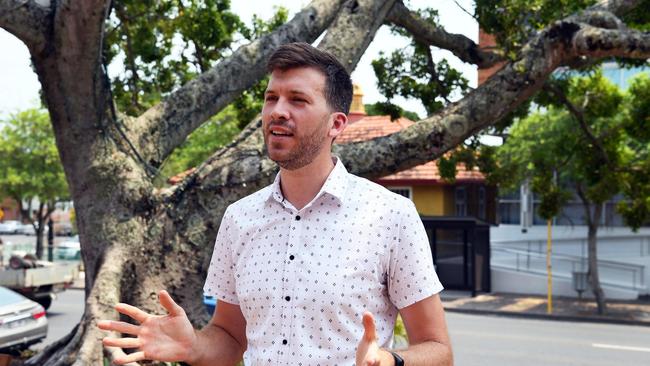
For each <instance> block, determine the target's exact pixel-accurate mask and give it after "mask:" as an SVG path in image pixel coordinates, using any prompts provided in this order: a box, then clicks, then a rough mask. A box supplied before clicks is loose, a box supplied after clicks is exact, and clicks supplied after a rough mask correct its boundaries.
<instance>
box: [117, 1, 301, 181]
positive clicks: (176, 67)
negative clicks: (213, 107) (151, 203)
mask: <svg viewBox="0 0 650 366" xmlns="http://www.w3.org/2000/svg"><path fill="white" fill-rule="evenodd" d="M113 9H114V12H113V14H112V16H111V18H110V19H109V22H108V26H107V33H106V47H105V61H106V63H107V64H110V63H115V64H118V65H119V63H120V62H123V64H124V65H123V66H124V68H125V72H123V73H120V74H118V75H116V76H115V77H114V78H113V79H112V81H111V82H112V92H113V95H114V98H115V103H116V106H117V108H118V109H119V110H120V111H122V112H125V113H126V114H128V115H134V116H135V115H139V114H141V113H142V112H144V111H145V110H146V109H148V108H150V107H151V106H153V105H154V104H156V103H157V102H159V101H160V99H161V98H164V97H165V96H166V95H168V94H169V93H170V92H171V91H173V90H174V89H176V88H178V87H179V86H181V85H183V84H185V83H186V82H188V81H189V80H191V79H193V78H195V77H196V76H197V75H198V74H200V73H202V72H205V71H207V70H209V69H210V68H211V67H213V66H214V65H215V64H216V63H218V62H219V60H221V59H222V58H224V57H226V56H228V55H230V54H231V53H232V50H233V47H234V46H236V45H237V44H238V43H239V41H242V40H246V41H252V40H255V39H257V38H259V37H261V36H262V35H264V34H266V33H268V32H271V31H273V30H275V29H276V28H277V27H279V26H281V25H282V24H284V23H285V22H286V20H287V17H288V11H287V9H285V8H282V7H280V8H276V9H275V14H274V15H273V16H272V17H271V18H270V19H268V20H264V19H262V18H260V17H259V16H257V15H255V16H253V20H252V26H251V27H250V28H249V27H247V26H246V25H245V24H244V23H243V22H242V21H241V20H240V19H239V17H238V16H237V15H236V14H234V13H232V12H231V11H230V1H229V0H183V1H171V0H166V1H151V0H147V1H134V0H127V1H121V2H116V3H114V4H113ZM267 82H268V78H266V79H263V80H261V81H260V82H258V83H257V84H256V85H255V86H253V87H252V88H250V89H249V90H247V91H245V92H244V93H243V94H242V95H241V96H239V97H238V98H237V99H236V100H235V101H234V102H233V103H232V105H231V106H229V107H228V108H227V110H225V111H223V112H222V113H220V114H219V115H218V116H215V117H213V118H212V119H211V120H210V121H208V122H206V123H205V124H204V126H202V127H201V128H199V129H198V130H197V131H195V132H194V133H193V134H192V135H191V136H190V137H189V138H188V140H187V141H186V142H185V143H184V144H183V145H182V146H180V147H179V148H178V149H177V151H175V152H174V153H173V154H172V155H171V156H170V157H169V158H168V159H167V161H166V162H165V164H164V167H163V169H162V171H161V173H160V174H159V176H158V177H157V183H158V184H159V185H160V184H162V182H163V181H164V180H165V179H166V178H167V177H169V176H172V175H175V174H177V173H180V172H182V171H184V170H186V169H189V168H191V167H195V166H197V165H198V164H199V163H200V162H201V161H202V160H203V159H205V158H206V157H208V156H209V155H210V153H211V152H214V151H215V149H216V148H218V147H221V146H223V145H225V144H226V143H227V142H229V141H230V139H232V137H233V136H235V135H236V133H237V132H238V131H239V130H241V129H242V128H243V127H244V126H246V125H247V124H248V123H249V122H250V121H251V120H252V119H253V118H254V117H255V116H256V115H257V114H258V113H259V111H260V110H261V108H262V100H263V93H264V90H265V89H266V84H267ZM185 150H187V151H185Z"/></svg>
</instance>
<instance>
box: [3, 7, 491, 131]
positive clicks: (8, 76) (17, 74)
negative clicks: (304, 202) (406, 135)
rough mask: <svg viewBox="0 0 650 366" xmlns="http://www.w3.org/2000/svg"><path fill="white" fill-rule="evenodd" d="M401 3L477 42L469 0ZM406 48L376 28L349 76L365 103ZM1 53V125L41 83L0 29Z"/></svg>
mask: <svg viewBox="0 0 650 366" xmlns="http://www.w3.org/2000/svg"><path fill="white" fill-rule="evenodd" d="M308 3H309V2H308V1H304V0H291V1H287V0H285V1H277V0H249V1H232V3H231V8H232V9H233V11H234V12H235V13H236V14H238V15H239V16H240V18H241V19H242V20H243V21H245V22H248V23H249V24H250V19H252V16H253V14H257V15H258V16H260V17H262V18H263V19H267V18H270V17H271V16H272V15H273V13H274V7H276V6H279V5H282V6H284V7H286V8H288V9H289V18H291V17H292V16H293V15H294V14H295V13H296V12H298V11H299V10H300V9H301V8H302V6H304V5H305V4H308ZM405 3H406V4H407V6H409V8H411V9H417V8H422V7H432V8H435V9H437V10H438V11H439V18H440V23H441V25H442V26H443V27H444V28H445V29H446V30H447V32H450V33H460V34H464V35H465V36H467V37H469V38H471V39H473V40H474V41H476V40H477V38H478V24H477V23H476V21H475V20H474V19H473V18H472V17H471V16H470V15H468V14H467V13H465V12H464V11H463V10H462V9H461V8H460V7H459V6H458V5H457V4H456V3H458V4H460V6H462V7H463V8H465V9H466V10H467V11H469V12H472V11H473V6H474V5H473V1H472V0H456V1H454V0H437V1H431V0H428V1H427V0H411V1H405ZM408 43H409V41H408V40H407V39H406V38H403V37H399V36H395V35H392V34H391V33H390V31H389V29H388V27H386V26H382V27H381V28H380V29H379V31H378V32H377V34H376V35H375V38H374V41H373V42H372V43H371V44H370V46H369V47H368V50H367V51H366V53H365V54H364V55H363V57H362V58H361V61H360V62H359V64H358V66H357V68H356V69H355V70H354V72H353V73H352V80H353V82H354V83H356V84H359V85H360V86H361V89H362V90H363V92H364V103H374V102H377V101H383V100H385V98H384V97H383V96H382V95H381V94H380V93H379V92H378V91H377V87H376V78H375V76H374V72H373V70H372V67H371V65H370V63H371V61H372V60H373V59H376V58H377V57H378V56H379V52H380V51H384V52H385V53H390V52H391V51H393V50H396V49H400V48H403V47H405V46H406V45H408ZM0 50H2V51H3V52H2V56H0V86H1V87H0V120H2V119H5V118H8V117H9V115H10V114H11V113H15V112H17V111H19V110H23V109H27V108H32V107H37V106H38V105H39V90H40V83H39V81H38V77H37V76H36V74H35V73H34V72H33V70H32V68H31V66H30V59H29V52H28V51H27V47H25V46H24V45H23V44H22V43H21V42H20V41H19V40H18V39H16V38H15V37H14V36H13V35H11V34H9V33H8V32H6V31H4V30H3V29H0ZM433 54H434V60H440V59H443V58H446V59H447V60H448V61H449V63H450V64H451V66H452V67H454V68H456V69H458V70H460V71H461V72H463V74H464V75H465V77H466V78H467V79H468V80H469V81H470V86H472V87H475V86H476V80H477V75H476V66H474V65H469V64H465V63H463V62H461V61H460V60H458V59H457V58H456V57H455V56H453V55H452V54H451V53H450V52H449V51H441V50H437V51H434V53H433ZM116 70H117V71H116ZM119 71H120V70H119V67H117V68H116V67H113V68H109V73H112V72H119ZM393 101H394V102H395V103H396V104H399V105H401V106H402V107H403V108H405V109H408V110H412V111H415V112H417V113H418V114H419V115H420V116H422V117H424V116H425V111H424V107H423V106H422V104H421V103H420V102H418V101H415V100H404V99H401V98H395V99H394V100H393Z"/></svg>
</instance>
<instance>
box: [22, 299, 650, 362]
mask: <svg viewBox="0 0 650 366" xmlns="http://www.w3.org/2000/svg"><path fill="white" fill-rule="evenodd" d="M83 299H84V292H83V291H82V290H68V291H65V292H63V293H61V294H59V297H58V298H57V299H56V300H55V301H54V303H53V304H52V307H51V308H50V311H49V312H48V319H49V321H50V331H49V334H48V337H47V339H46V340H45V342H43V343H40V344H38V345H36V346H34V349H42V348H43V347H44V346H45V345H46V344H49V343H51V342H53V341H54V340H56V339H58V338H60V337H63V336H64V335H65V334H67V333H68V332H69V331H70V330H72V328H73V327H74V326H75V324H76V323H77V321H78V320H79V319H80V318H81V315H82V313H83ZM447 321H448V323H449V332H450V335H451V338H452V342H453V347H454V358H455V364H456V365H459V366H520V365H526V366H537V365H539V366H541V365H544V366H548V365H552V366H581V365H585V366H587V365H588V366H611V365H625V366H648V365H650V328H649V327H640V326H630V325H613V324H594V323H575V322H558V321H549V320H533V319H522V318H507V317H496V316H485V315H467V314H458V313H447Z"/></svg>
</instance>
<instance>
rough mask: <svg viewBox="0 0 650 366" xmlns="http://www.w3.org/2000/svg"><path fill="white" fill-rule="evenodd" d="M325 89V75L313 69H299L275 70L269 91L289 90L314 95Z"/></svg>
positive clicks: (272, 73)
mask: <svg viewBox="0 0 650 366" xmlns="http://www.w3.org/2000/svg"><path fill="white" fill-rule="evenodd" d="M324 87H325V75H324V74H323V73H322V72H321V71H320V70H318V69H316V68H313V67H297V68H291V69H275V70H273V71H272V72H271V76H270V79H269V84H268V86H267V87H266V90H267V92H268V91H275V90H276V89H277V88H283V89H288V90H289V91H290V92H294V93H304V94H308V93H313V92H314V91H322V90H323V89H324Z"/></svg>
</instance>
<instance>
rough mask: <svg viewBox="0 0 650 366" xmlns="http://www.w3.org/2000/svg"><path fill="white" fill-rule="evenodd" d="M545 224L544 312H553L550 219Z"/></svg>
mask: <svg viewBox="0 0 650 366" xmlns="http://www.w3.org/2000/svg"><path fill="white" fill-rule="evenodd" d="M546 224H547V225H546V226H547V228H548V230H547V231H548V235H547V239H546V272H547V273H548V300H547V306H546V312H547V313H548V314H552V313H553V273H552V268H551V267H552V266H551V249H552V243H551V225H552V221H551V220H547V221H546Z"/></svg>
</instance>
